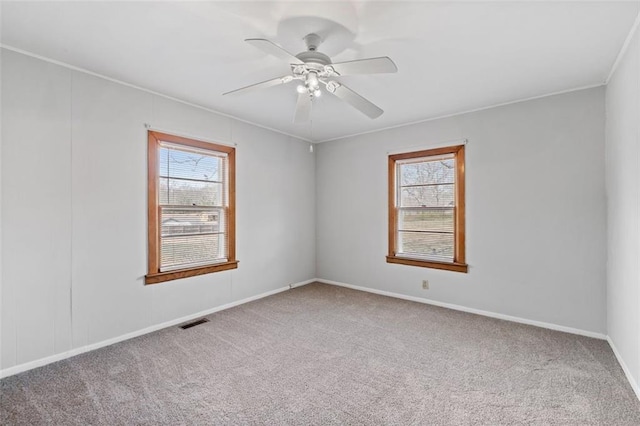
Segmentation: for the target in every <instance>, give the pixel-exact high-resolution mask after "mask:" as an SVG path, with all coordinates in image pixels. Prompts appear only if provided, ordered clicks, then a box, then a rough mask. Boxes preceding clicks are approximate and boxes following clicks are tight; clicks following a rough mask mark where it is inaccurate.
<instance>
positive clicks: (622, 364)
mask: <svg viewBox="0 0 640 426" xmlns="http://www.w3.org/2000/svg"><path fill="white" fill-rule="evenodd" d="M607 342H609V346H611V350H613V353H614V355H615V356H616V359H617V360H618V363H619V364H620V367H622V371H624V375H625V376H627V380H628V381H629V384H630V385H631V388H632V389H633V391H634V392H635V393H636V396H637V397H638V400H640V386H638V382H636V379H635V378H634V377H633V376H632V375H631V370H629V367H627V363H626V362H624V359H623V358H622V356H621V355H620V352H618V348H616V345H615V344H614V343H613V340H611V337H610V336H607Z"/></svg>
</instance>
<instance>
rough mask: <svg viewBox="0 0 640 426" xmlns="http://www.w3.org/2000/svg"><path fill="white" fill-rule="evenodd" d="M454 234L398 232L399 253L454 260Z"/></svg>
mask: <svg viewBox="0 0 640 426" xmlns="http://www.w3.org/2000/svg"><path fill="white" fill-rule="evenodd" d="M453 239H454V236H453V234H431V233H428V232H398V254H400V255H402V254H408V255H414V256H416V255H417V256H422V257H426V258H430V259H434V260H441V261H447V262H451V261H453Z"/></svg>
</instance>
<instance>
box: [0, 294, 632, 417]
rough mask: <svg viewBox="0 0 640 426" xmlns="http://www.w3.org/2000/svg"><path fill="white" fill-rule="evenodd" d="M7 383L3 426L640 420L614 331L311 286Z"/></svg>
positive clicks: (1, 406) (2, 387)
mask: <svg viewBox="0 0 640 426" xmlns="http://www.w3.org/2000/svg"><path fill="white" fill-rule="evenodd" d="M208 318H209V319H210V320H211V321H210V322H208V323H205V324H202V325H198V326H196V327H193V328H190V329H188V330H182V329H180V328H178V327H172V328H168V329H165V330H161V331H159V332H156V333H152V334H149V335H146V336H143V337H140V338H136V339H133V340H129V341H126V342H123V343H120V344H116V345H113V346H110V347H107V348H103V349H100V350H97V351H94V352H90V353H87V354H83V355H80V356H77V357H74V358H71V359H69V360H65V361H61V362H58V363H56V364H52V365H49V366H46V367H42V368H39V369H36V370H32V371H29V372H26V373H23V374H20V375H17V376H13V377H9V378H6V379H4V380H2V382H0V391H1V396H0V398H1V400H0V410H1V414H0V424H3V425H12V424H29V425H32V424H56V425H64V424H77V425H132V424H136V425H145V424H149V425H151V424H168V425H169V424H170V425H177V424H202V425H218V424H241V425H244V424H246V425H253V424H269V425H280V424H299V425H307V424H313V425H330V424H349V425H363V424H368V425H376V424H390V425H409V424H420V425H514V424H518V425H519V424H536V425H538V424H539V425H600V424H602V425H640V403H639V402H638V400H637V399H636V397H635V395H634V394H633V391H632V389H631V387H630V386H629V384H628V382H627V381H626V379H625V377H624V374H623V372H622V370H621V368H620V366H619V365H618V364H617V362H616V360H615V358H614V355H613V353H612V351H611V349H610V348H609V346H608V344H607V343H606V342H604V341H601V340H595V339H590V338H586V337H579V336H574V335H570V334H565V333H560V332H555V331H550V330H545V329H541V328H536V327H530V326H525V325H519V324H514V323H510V322H505V321H500V320H494V319H490V318H484V317H480V316H475V315H471V314H465V313H461V312H456V311H451V310H447V309H442V308H437V307H432V306H428V305H423V304H419V303H413V302H407V301H402V300H396V299H391V298H387V297H383V296H377V295H372V294H367V293H362V292H357V291H353V290H348V289H344V288H340V287H333V286H329V285H324V284H310V285H307V286H304V287H301V288H298V289H294V290H292V291H287V292H284V293H280V294H277V295H275V296H271V297H269V298H266V299H262V300H259V301H256V302H252V303H249V304H246V305H242V306H239V307H236V308H233V309H229V310H227V311H223V312H219V313H216V314H213V315H210V316H209V317H208Z"/></svg>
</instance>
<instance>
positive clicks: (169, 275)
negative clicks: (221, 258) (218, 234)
mask: <svg viewBox="0 0 640 426" xmlns="http://www.w3.org/2000/svg"><path fill="white" fill-rule="evenodd" d="M237 267H238V261H237V260H233V261H230V262H224V263H216V264H215V265H208V266H200V267H198V268H189V269H178V270H175V271H167V272H156V273H153V274H147V275H145V277H144V283H145V284H158V283H162V282H165V281H171V280H179V279H180V278H187V277H195V276H196V275H204V274H210V273H212V272H220V271H227V270H229V269H236V268H237Z"/></svg>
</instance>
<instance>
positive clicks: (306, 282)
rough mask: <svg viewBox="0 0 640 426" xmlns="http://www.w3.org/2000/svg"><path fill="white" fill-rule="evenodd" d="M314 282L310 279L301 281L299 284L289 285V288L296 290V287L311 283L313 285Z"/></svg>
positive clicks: (314, 280) (313, 279)
mask: <svg viewBox="0 0 640 426" xmlns="http://www.w3.org/2000/svg"><path fill="white" fill-rule="evenodd" d="M316 281H318V280H317V279H315V278H312V279H310V280H306V281H301V282H299V283H294V284H290V285H289V288H296V287H302V286H303V285H307V284H311V283H315V282H316Z"/></svg>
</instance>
